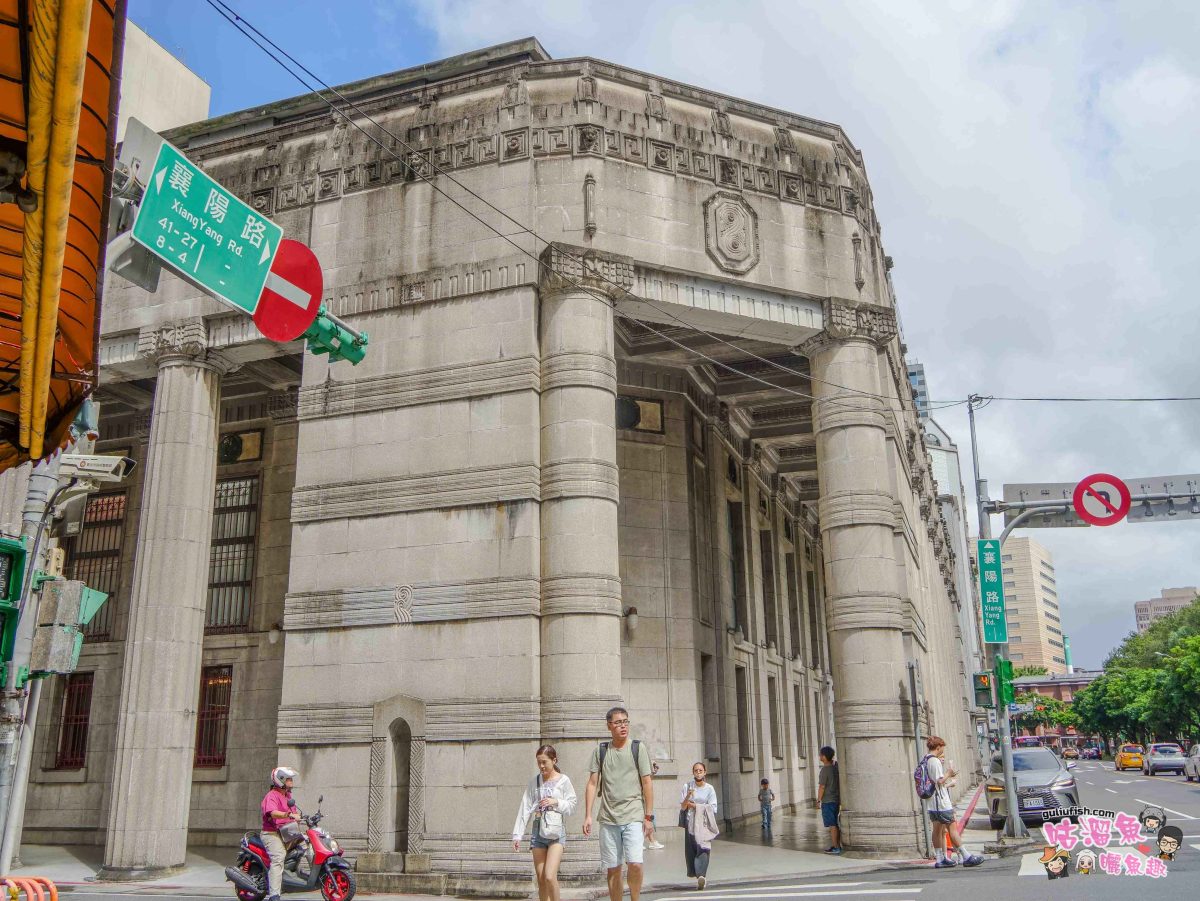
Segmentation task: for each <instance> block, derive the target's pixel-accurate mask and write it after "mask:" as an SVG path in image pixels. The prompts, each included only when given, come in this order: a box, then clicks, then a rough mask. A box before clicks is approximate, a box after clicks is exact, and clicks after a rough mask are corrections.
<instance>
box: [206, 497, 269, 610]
mask: <svg viewBox="0 0 1200 901" xmlns="http://www.w3.org/2000/svg"><path fill="white" fill-rule="evenodd" d="M257 535H258V477H257V476H248V477H246V478H240V479H221V480H220V481H218V482H217V496H216V501H215V503H214V505H213V523H212V546H211V548H210V549H209V562H208V610H207V612H206V616H205V621H204V627H205V630H206V631H207V632H209V633H213V632H243V631H245V630H246V628H247V626H248V625H249V623H250V598H251V595H252V593H253V588H254V546H255V539H256V537H257Z"/></svg>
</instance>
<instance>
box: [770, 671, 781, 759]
mask: <svg viewBox="0 0 1200 901" xmlns="http://www.w3.org/2000/svg"><path fill="white" fill-rule="evenodd" d="M767 710H768V711H769V713H770V717H771V756H772V757H778V758H782V757H783V734H782V730H781V729H780V728H779V690H778V688H777V686H776V684H775V677H774V676H767Z"/></svg>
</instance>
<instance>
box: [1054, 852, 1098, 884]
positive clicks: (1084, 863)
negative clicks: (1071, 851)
mask: <svg viewBox="0 0 1200 901" xmlns="http://www.w3.org/2000/svg"><path fill="white" fill-rule="evenodd" d="M1094 869H1096V852H1095V851H1093V850H1092V849H1091V848H1084V849H1083V850H1082V851H1080V852H1079V853H1078V854H1076V855H1075V872H1076V873H1082V874H1083V875H1084V876H1091V875H1092V870H1094ZM1051 878H1053V877H1051Z"/></svg>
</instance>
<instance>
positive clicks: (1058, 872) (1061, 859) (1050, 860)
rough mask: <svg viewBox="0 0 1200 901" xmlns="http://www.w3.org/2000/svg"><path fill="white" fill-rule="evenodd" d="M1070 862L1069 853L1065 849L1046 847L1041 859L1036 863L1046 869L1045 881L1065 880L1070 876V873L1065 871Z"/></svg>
mask: <svg viewBox="0 0 1200 901" xmlns="http://www.w3.org/2000/svg"><path fill="white" fill-rule="evenodd" d="M1070 862H1071V852H1070V851H1067V850H1066V849H1065V848H1057V847H1052V846H1047V847H1046V848H1045V849H1044V850H1043V851H1042V857H1041V859H1040V860H1039V861H1038V863H1040V864H1041V865H1042V866H1044V867H1045V868H1046V878H1047V879H1066V878H1067V877H1068V876H1070V875H1071V871H1070V870H1068V869H1067V865H1068V864H1069V863H1070Z"/></svg>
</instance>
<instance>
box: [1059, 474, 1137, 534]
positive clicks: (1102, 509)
mask: <svg viewBox="0 0 1200 901" xmlns="http://www.w3.org/2000/svg"><path fill="white" fill-rule="evenodd" d="M1071 501H1072V503H1073V504H1074V505H1075V512H1076V513H1077V514H1079V518H1080V519H1082V520H1083V521H1084V522H1086V523H1091V524H1092V525H1093V526H1115V525H1116V524H1117V523H1119V522H1120V521H1121V520H1122V519H1124V518H1125V515H1126V514H1127V513H1128V512H1129V488H1128V487H1126V485H1125V483H1124V482H1122V481H1121V480H1120V479H1118V478H1117V477H1116V476H1110V475H1108V474H1107V473H1103V472H1098V473H1096V474H1095V475H1090V476H1088V477H1087V478H1085V479H1083V480H1082V481H1081V482H1080V483H1079V484H1078V485H1076V486H1075V493H1074V494H1073V495H1072V496H1071Z"/></svg>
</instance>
